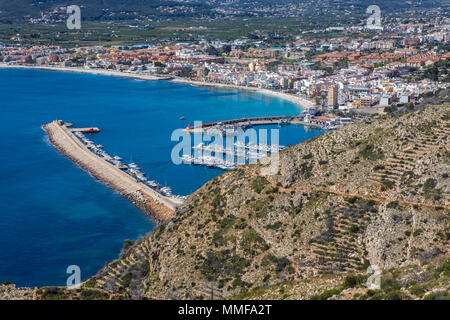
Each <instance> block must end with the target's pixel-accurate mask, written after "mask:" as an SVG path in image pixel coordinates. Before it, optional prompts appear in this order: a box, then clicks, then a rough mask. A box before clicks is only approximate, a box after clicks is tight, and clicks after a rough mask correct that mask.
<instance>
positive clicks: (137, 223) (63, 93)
mask: <svg viewBox="0 0 450 320" xmlns="http://www.w3.org/2000/svg"><path fill="white" fill-rule="evenodd" d="M301 111H302V110H301V108H300V107H299V106H298V105H295V104H293V103H291V102H288V101H285V100H282V99H280V98H277V97H273V96H268V95H264V94H262V93H258V92H251V91H245V90H236V89H224V88H220V89H219V88H211V87H198V86H192V85H187V84H180V83H173V82H170V81H142V80H135V79H130V78H120V77H111V76H105V75H93V74H84V73H65V72H55V71H44V70H32V69H0V119H1V125H0V137H1V139H0V177H1V179H0V283H2V282H4V281H10V282H11V283H14V284H16V285H17V286H60V285H65V284H66V281H67V278H68V277H69V276H70V274H68V273H67V269H68V267H69V266H72V265H76V266H78V267H79V268H80V270H81V278H82V279H86V278H88V277H90V276H92V275H94V274H95V273H96V272H97V271H98V270H99V269H100V268H101V267H102V266H103V265H104V264H105V263H106V262H108V261H111V260H113V259H115V258H117V257H118V255H119V253H120V250H121V248H122V247H123V244H124V240H126V239H132V240H135V239H137V238H138V237H140V236H144V235H145V234H147V233H148V232H150V231H151V230H152V229H153V228H155V226H156V223H155V222H154V221H152V219H151V218H149V217H148V216H147V215H146V214H145V213H144V212H142V211H141V210H139V209H138V208H136V207H135V206H133V205H132V204H131V203H130V202H129V201H128V200H127V199H125V198H123V197H122V196H120V195H119V194H118V193H117V192H116V191H114V190H112V189H110V188H108V187H107V186H106V185H104V184H102V183H100V182H98V181H96V180H95V179H94V178H93V177H92V176H91V175H90V174H89V173H87V172H86V171H84V170H82V169H81V168H80V167H78V166H77V165H76V164H74V163H73V162H72V161H70V160H69V159H67V158H65V157H64V156H62V155H61V154H59V153H58V152H57V150H56V149H55V148H54V147H53V146H52V145H51V144H50V143H49V141H48V138H47V136H46V134H45V132H44V131H43V130H42V125H43V124H45V123H48V122H51V121H53V120H55V119H59V120H63V121H67V122H71V123H74V125H75V126H77V127H91V126H95V127H99V128H100V130H101V132H100V133H98V134H95V135H92V136H89V138H90V139H91V140H93V141H94V142H95V143H97V144H101V145H103V147H104V149H105V151H106V152H108V153H109V154H110V155H118V156H120V157H122V158H123V159H124V162H126V163H129V162H135V163H136V164H138V165H139V166H140V167H141V168H142V170H143V171H144V172H145V173H146V175H147V176H148V177H149V178H150V179H152V180H156V181H157V182H158V183H160V184H161V185H163V186H170V187H171V188H172V190H173V193H174V194H177V195H189V194H190V193H192V192H194V191H195V190H196V189H197V188H198V187H199V186H201V185H202V184H204V183H205V182H207V181H208V180H210V179H212V178H214V177H216V176H218V175H220V174H222V173H223V172H224V171H223V170H221V169H218V168H209V167H204V166H193V165H187V164H180V165H176V164H174V162H173V161H172V150H173V148H174V147H175V146H176V145H177V144H178V143H179V141H172V139H171V137H172V134H173V133H174V132H176V130H180V129H182V128H185V127H187V126H188V125H189V124H191V125H193V124H194V121H202V122H203V123H206V122H209V121H220V120H226V119H233V118H242V117H257V116H269V115H296V114H298V113H300V112H301ZM182 119H183V120H182ZM259 129H266V130H268V131H269V135H270V130H271V129H279V143H280V144H282V145H285V146H288V145H292V144H297V143H300V142H302V141H305V140H308V139H310V138H312V137H314V136H317V135H319V134H321V133H322V132H323V131H322V130H320V129H317V128H305V127H303V126H293V125H289V126H284V127H282V128H278V126H277V125H273V126H263V127H261V128H259Z"/></svg>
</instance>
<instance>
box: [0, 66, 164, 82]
mask: <svg viewBox="0 0 450 320" xmlns="http://www.w3.org/2000/svg"><path fill="white" fill-rule="evenodd" d="M0 69H37V70H49V71H60V72H75V73H89V74H99V75H105V76H114V77H122V78H132V79H140V80H151V81H154V80H169V79H171V77H157V76H151V75H141V74H136V73H127V72H120V71H115V70H103V69H84V68H72V67H53V66H34V65H6V64H0Z"/></svg>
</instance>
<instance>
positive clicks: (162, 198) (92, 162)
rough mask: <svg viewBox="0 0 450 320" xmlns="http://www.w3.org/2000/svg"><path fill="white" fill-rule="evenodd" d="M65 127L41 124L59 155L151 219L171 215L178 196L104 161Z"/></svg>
mask: <svg viewBox="0 0 450 320" xmlns="http://www.w3.org/2000/svg"><path fill="white" fill-rule="evenodd" d="M69 127H71V124H65V123H64V122H63V121H61V120H56V121H53V122H51V123H49V124H46V125H44V126H43V129H44V130H45V131H46V132H47V134H48V137H49V140H50V142H51V143H52V144H53V145H54V146H55V147H56V148H57V149H58V150H59V151H60V152H61V153H62V154H63V155H65V156H66V157H67V158H69V159H71V160H72V161H73V162H75V163H77V164H78V165H79V166H80V167H82V168H83V169H85V170H86V171H88V172H89V173H90V174H92V175H93V176H94V177H95V178H96V179H98V180H99V181H101V182H104V183H106V184H107V185H109V186H110V187H111V188H113V189H115V190H117V191H118V192H119V193H120V194H121V195H122V196H124V197H126V198H127V199H129V200H130V201H131V202H132V203H133V204H134V205H136V206H137V207H139V208H140V209H142V210H143V211H145V212H146V213H147V214H149V215H150V216H151V217H152V218H153V219H154V220H155V221H157V222H162V221H164V220H166V219H169V218H171V217H172V215H173V214H174V212H175V209H176V207H177V206H178V205H180V204H181V203H182V202H183V201H182V199H180V198H178V197H175V196H174V197H170V196H166V195H163V194H161V193H159V192H157V191H155V190H154V189H152V188H150V187H149V186H148V185H146V184H144V183H143V182H141V181H139V180H138V179H135V178H133V177H132V176H131V175H130V174H127V173H126V172H124V171H123V170H122V169H121V168H119V167H117V166H115V165H113V164H111V163H110V162H108V161H107V160H106V158H102V157H100V156H98V155H97V154H96V153H94V152H93V151H91V150H90V149H89V148H88V147H87V146H86V145H85V144H83V143H82V142H81V141H80V140H79V139H78V138H77V136H76V135H75V133H77V132H83V131H82V130H77V129H73V128H69ZM94 128H95V127H93V128H83V129H84V130H86V129H87V132H88V133H91V130H90V129H94ZM95 129H98V128H95ZM94 131H95V130H94ZM92 133H94V132H92Z"/></svg>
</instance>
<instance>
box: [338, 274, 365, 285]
mask: <svg viewBox="0 0 450 320" xmlns="http://www.w3.org/2000/svg"><path fill="white" fill-rule="evenodd" d="M366 281H367V276H365V275H362V274H356V275H349V276H346V277H345V278H344V283H343V286H344V288H354V287H357V286H359V285H362V284H364V283H365V282H366Z"/></svg>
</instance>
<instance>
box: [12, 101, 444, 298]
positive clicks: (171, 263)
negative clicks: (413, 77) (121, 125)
mask: <svg viewBox="0 0 450 320" xmlns="http://www.w3.org/2000/svg"><path fill="white" fill-rule="evenodd" d="M449 134H450V104H448V103H447V104H444V105H440V106H430V107H427V108H425V109H423V110H419V111H415V112H413V113H407V114H403V115H394V116H392V115H387V116H382V117H379V118H374V119H372V120H370V121H366V122H359V123H355V124H352V125H349V126H346V127H344V128H341V129H339V130H335V131H329V132H326V133H325V134H323V135H321V136H318V137H316V138H314V139H312V140H309V141H306V142H304V143H301V144H299V145H296V146H293V147H291V148H288V149H286V150H284V151H283V152H281V153H280V170H279V172H278V174H276V175H272V176H264V175H262V174H261V173H262V172H261V170H262V169H264V168H263V165H262V164H257V165H250V166H245V167H241V168H240V169H237V170H233V171H230V172H227V173H225V174H223V175H221V176H219V177H217V178H215V179H213V180H211V181H209V182H208V183H206V184H205V185H204V186H202V187H201V188H199V190H197V191H196V192H195V193H193V194H192V195H191V196H190V197H189V198H188V199H187V200H186V201H185V203H184V204H183V206H182V207H180V208H179V209H178V210H177V212H176V213H175V215H174V217H173V218H172V219H171V220H168V221H166V222H164V223H163V224H161V225H160V226H159V227H158V228H156V229H155V230H153V231H152V232H151V233H150V234H148V235H147V236H146V237H142V238H140V239H138V240H137V241H135V242H130V241H128V242H127V243H126V246H124V249H123V250H122V253H121V255H120V257H119V258H118V259H117V260H115V261H112V262H111V263H108V264H106V265H105V266H104V268H102V269H101V270H100V271H99V272H98V273H97V275H95V276H94V277H92V278H91V279H89V280H87V281H86V282H85V283H84V287H83V289H82V290H79V291H75V292H71V293H70V294H67V292H66V290H63V289H60V290H56V289H49V288H41V289H39V290H37V291H35V297H36V298H58V299H59V298H63V297H70V298H76V299H79V298H89V297H90V298H94V299H95V298H103V299H105V298H111V299H115V298H134V299H138V298H153V299H210V298H214V299H217V298H275V299H290V298H292V299H311V298H314V299H350V298H359V299H371V298H374V299H380V298H391V299H392V298H401V299H407V298H415V299H419V298H427V297H428V298H445V297H447V298H448V283H449V280H450V274H449V273H450V271H449V238H450V229H449V213H450V206H449V179H448V174H449V160H450V152H449V150H448V146H449V143H448V137H449ZM369 266H378V267H379V268H380V269H382V270H383V275H382V286H381V289H380V290H368V289H367V288H366V286H365V281H366V279H367V274H366V270H367V268H368V267H369ZM7 290H9V291H11V290H10V289H7ZM55 290H56V291H55ZM10 294H11V293H10Z"/></svg>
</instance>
